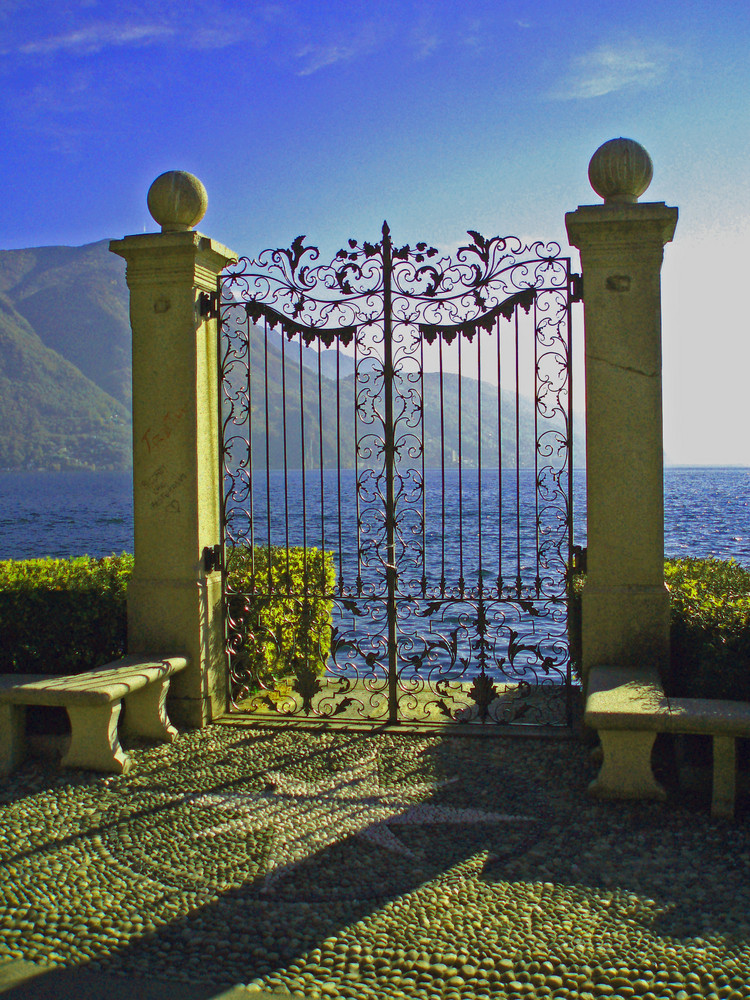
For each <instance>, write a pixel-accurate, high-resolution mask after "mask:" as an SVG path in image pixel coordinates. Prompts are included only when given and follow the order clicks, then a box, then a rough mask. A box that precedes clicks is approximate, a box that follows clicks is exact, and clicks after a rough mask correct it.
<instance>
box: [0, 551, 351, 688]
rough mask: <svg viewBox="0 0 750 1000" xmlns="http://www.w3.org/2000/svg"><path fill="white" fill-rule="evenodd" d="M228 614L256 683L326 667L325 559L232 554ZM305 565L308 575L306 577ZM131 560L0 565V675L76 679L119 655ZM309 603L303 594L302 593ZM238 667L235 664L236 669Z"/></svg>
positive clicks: (330, 577) (329, 577)
mask: <svg viewBox="0 0 750 1000" xmlns="http://www.w3.org/2000/svg"><path fill="white" fill-rule="evenodd" d="M228 563H229V567H228V582H229V589H230V592H233V596H232V597H231V598H230V614H232V615H233V616H234V617H235V619H236V620H237V621H238V622H241V623H242V633H243V648H242V650H241V653H240V654H239V656H238V658H237V659H239V660H240V661H241V663H240V664H239V665H241V666H243V669H244V670H246V671H249V672H250V674H251V675H252V677H253V678H255V680H256V681H257V682H261V683H264V684H267V683H268V682H269V681H273V680H274V679H275V678H277V677H280V676H282V675H284V674H288V673H293V674H295V675H296V676H297V677H298V678H299V677H303V676H305V675H309V676H317V675H319V674H321V673H323V671H324V670H325V662H326V659H327V658H328V654H329V652H330V645H331V606H332V602H331V600H330V599H327V598H323V597H321V596H320V595H321V594H330V593H331V592H332V589H333V583H334V567H333V560H332V558H331V557H330V555H329V554H327V555H326V558H325V561H324V560H323V556H322V553H321V552H319V551H318V550H317V549H308V550H307V557H306V560H305V558H304V556H303V552H302V550H301V549H290V550H289V553H288V554H287V551H286V549H272V550H271V578H270V584H271V587H270V589H269V576H268V569H269V559H268V550H267V549H262V548H256V549H255V554H254V559H253V556H252V554H251V551H250V549H247V548H237V549H234V550H230V552H229V558H228ZM305 565H306V567H307V572H306V574H305V572H304V569H305ZM132 571H133V556H132V555H127V554H123V555H121V556H109V557H107V558H104V559H94V558H91V557H90V556H80V557H79V558H76V559H28V560H17V561H16V560H6V561H0V673H26V674H28V673H31V674H57V675H60V674H76V673H82V672H83V671H85V670H92V669H93V668H95V667H98V666H101V665H102V664H104V663H109V662H111V661H112V660H116V659H118V658H119V657H121V656H123V655H124V654H125V651H126V648H127V602H126V591H127V584H128V581H129V579H130V575H131V573H132ZM306 590H307V593H308V595H309V596H307V597H306V596H305V591H306ZM237 665H238V664H236V663H235V664H234V666H235V667H236V666H237Z"/></svg>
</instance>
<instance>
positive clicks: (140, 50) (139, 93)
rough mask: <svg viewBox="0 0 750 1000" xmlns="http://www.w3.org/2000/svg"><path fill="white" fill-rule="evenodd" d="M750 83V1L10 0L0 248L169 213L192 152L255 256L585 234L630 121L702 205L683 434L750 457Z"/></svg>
mask: <svg viewBox="0 0 750 1000" xmlns="http://www.w3.org/2000/svg"><path fill="white" fill-rule="evenodd" d="M749 98H750V4H748V3H747V0H741V2H726V0H724V2H723V0H716V2H712V3H709V2H700V3H698V2H694V0H693V2H691V0H680V2H656V0H648V2H644V0H633V2H629V3H626V4H623V3H622V2H612V0H598V2H596V3H593V2H591V0H579V2H568V0H549V2H547V0H508V2H506V0H495V2H489V0H463V2H460V3H453V2H439V0H435V2H429V0H421V2H412V0H400V2H392V0H378V2H377V3H376V2H372V0H371V2H369V3H364V2H358V0H349V2H346V3H343V2H340V0H331V2H322V0H319V2H317V3H315V2H308V0H276V2H275V0H267V2H254V0H215V2H210V3H209V2H207V0H151V2H148V3H145V2H137V0H133V2H128V0H57V2H54V3H52V2H48V0H0V114H1V118H0V121H1V122H2V130H1V131H0V145H1V146H2V155H0V183H2V191H3V195H4V199H3V200H4V205H3V210H2V213H0V248H2V249H10V248H15V247H23V246H39V245H48V244H68V245H76V244H82V243H86V242H91V241H94V240H98V239H103V238H105V237H120V236H123V235H125V234H127V233H134V232H142V231H143V230H144V229H146V230H147V231H152V230H153V228H154V224H153V222H152V220H151V218H150V216H149V215H148V211H147V209H146V191H147V190H148V186H149V184H150V183H151V181H152V180H153V179H154V177H156V176H157V175H158V174H160V173H161V172H163V171H164V170H168V169H173V168H176V169H184V170H189V171H191V172H193V173H195V174H197V175H198V176H199V177H200V178H201V180H202V181H203V182H204V184H205V185H206V188H207V189H208V193H209V202H210V204H209V210H208V213H207V215H206V218H205V220H204V221H203V223H202V224H201V226H200V228H201V230H202V231H203V232H205V233H207V234H209V235H211V236H213V237H214V238H216V239H218V240H219V241H221V242H223V243H226V244H227V245H229V246H230V247H232V248H233V249H234V250H237V251H239V252H240V253H249V254H251V255H254V254H256V253H257V252H258V251H260V250H261V249H263V248H264V247H267V246H276V245H279V246H286V245H288V244H289V243H290V242H291V241H292V239H293V238H294V237H295V236H297V235H298V234H299V233H305V234H307V235H308V237H309V238H310V239H311V240H312V242H314V243H317V244H318V245H320V246H321V249H322V250H323V251H324V252H325V253H331V254H333V252H335V250H336V249H338V247H339V246H340V245H341V244H342V243H343V242H344V241H345V240H346V239H348V238H349V236H356V237H357V238H360V239H362V238H364V239H370V240H374V239H377V238H378V234H379V231H380V226H381V224H382V221H383V219H384V218H387V219H388V221H389V222H390V225H391V228H392V230H393V233H394V237H395V238H396V240H397V241H401V242H417V241H419V240H426V241H428V242H430V243H433V244H435V245H437V246H439V247H440V248H441V249H451V248H453V247H455V246H456V245H458V244H459V243H460V242H461V240H462V235H463V233H464V232H465V230H466V229H478V230H479V231H481V232H482V233H484V234H485V235H488V236H490V235H495V234H501V235H509V234H514V235H519V236H521V237H524V238H528V239H530V240H531V239H558V240H560V241H564V236H565V230H564V221H563V220H564V214H565V212H566V211H569V210H571V209H574V208H576V206H577V205H579V204H591V203H595V202H596V201H597V197H596V196H595V195H594V193H593V192H592V191H591V189H590V188H589V186H588V181H587V176H586V170H587V165H588V161H589V158H590V156H591V154H592V153H593V152H594V150H595V149H596V148H597V147H598V146H599V145H600V144H601V143H602V142H604V141H606V140H607V139H610V138H613V137H616V136H620V135H625V136H629V137H631V138H634V139H637V140H638V141H639V142H641V143H643V145H644V146H645V147H646V148H647V149H648V151H649V152H650V154H651V157H652V159H653V161H654V181H653V183H652V185H651V188H650V189H649V191H648V192H647V194H646V195H644V198H643V199H642V200H652V201H666V202H667V203H668V204H671V205H677V206H678V207H679V209H680V221H679V223H678V229H677V234H676V238H675V242H674V244H672V245H671V246H669V247H668V248H667V251H666V262H665V269H664V283H663V287H664V359H665V384H664V401H665V446H666V451H667V454H668V455H669V457H670V458H672V459H673V460H674V461H678V462H683V463H690V462H695V463H715V464H723V463H728V462H740V463H743V464H748V465H750V434H748V432H747V426H748V409H749V408H748V406H747V402H746V398H747V394H748V391H747V385H748V376H747V372H748V370H750V336H749V334H750V321H749V320H748V311H747V309H745V308H744V296H745V285H746V282H747V279H746V276H745V272H746V264H745V261H746V260H747V258H748V245H747V235H748V228H749V226H748V223H749V222H750V156H749V154H750V142H749V136H750V100H749ZM578 381H579V384H580V383H581V381H582V379H581V378H580V377H579V380H578Z"/></svg>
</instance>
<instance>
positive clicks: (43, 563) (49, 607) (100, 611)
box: [0, 554, 133, 674]
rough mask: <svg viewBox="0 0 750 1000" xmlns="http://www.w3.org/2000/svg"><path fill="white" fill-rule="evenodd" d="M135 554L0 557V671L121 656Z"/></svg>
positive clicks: (47, 668)
mask: <svg viewBox="0 0 750 1000" xmlns="http://www.w3.org/2000/svg"><path fill="white" fill-rule="evenodd" d="M132 571H133V557H132V556H131V555H126V554H123V555H121V556H109V557H107V558H105V559H93V558H91V557H90V556H80V557H79V558H77V559H25V560H19V561H15V560H4V561H2V562H0V673H21V674H76V673H82V672H83V671H84V670H91V669H92V668H93V667H98V666H101V665H102V664H103V663H109V662H110V661H111V660H115V659H117V658H118V657H120V656H122V655H124V653H125V648H126V642H127V618H126V606H125V591H126V588H127V583H128V580H129V579H130V574H131V573H132Z"/></svg>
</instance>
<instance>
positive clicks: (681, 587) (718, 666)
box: [568, 558, 750, 701]
mask: <svg viewBox="0 0 750 1000" xmlns="http://www.w3.org/2000/svg"><path fill="white" fill-rule="evenodd" d="M664 578H665V581H666V583H667V587H668V588H669V592H670V641H671V662H670V676H669V677H667V678H663V680H664V683H665V689H666V691H667V694H669V695H671V696H672V697H675V698H677V697H681V698H725V699H729V700H732V701H750V571H748V570H746V569H743V567H741V566H739V565H738V564H737V563H736V562H735V561H734V560H733V559H730V560H721V559H693V558H690V559H668V560H666V561H665V563H664ZM585 582H586V578H585V576H583V575H575V576H573V578H572V584H571V587H570V594H569V603H568V609H569V610H568V635H569V639H570V650H571V660H572V661H573V665H574V667H575V668H576V670H577V672H578V673H579V674H580V663H581V591H582V590H583V585H584V583H585Z"/></svg>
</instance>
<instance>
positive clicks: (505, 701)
mask: <svg viewBox="0 0 750 1000" xmlns="http://www.w3.org/2000/svg"><path fill="white" fill-rule="evenodd" d="M469 236H470V238H471V242H470V243H467V245H465V246H462V247H460V248H459V250H458V251H457V253H456V255H455V257H454V258H449V257H442V256H441V255H440V254H439V252H438V250H437V249H435V248H434V247H431V246H428V244H426V243H418V244H416V246H414V247H411V246H408V245H407V246H401V247H397V246H394V244H393V242H392V240H391V234H390V230H389V228H388V226H387V224H385V223H384V225H383V230H382V239H381V240H380V242H378V243H369V242H363V243H358V242H356V241H355V240H350V241H349V243H348V245H347V246H346V247H345V248H342V249H341V250H339V252H338V253H337V254H336V255H335V257H334V259H333V260H332V261H331V262H330V263H320V253H319V251H318V250H317V248H315V247H311V246H307V245H306V244H305V242H304V237H301V236H300V237H298V238H297V239H296V240H295V241H294V242H293V244H292V246H291V247H290V248H289V249H283V250H266V251H264V252H263V253H261V254H260V256H259V257H258V259H257V260H249V259H247V258H243V259H241V260H240V261H238V262H237V264H236V265H234V266H233V267H232V268H231V269H230V270H229V271H227V272H226V273H225V274H224V275H223V276H222V277H221V279H220V288H219V295H220V299H219V300H220V319H221V322H220V328H221V330H220V337H221V345H220V358H221V371H220V379H221V413H220V420H221V427H222V449H221V450H222V476H223V482H224V496H223V503H222V522H223V533H224V539H223V541H224V548H225V595H226V596H225V603H226V608H227V613H226V622H227V648H228V651H229V655H230V675H231V688H232V703H233V705H234V706H235V707H236V708H240V709H242V710H245V711H251V712H254V713H257V714H259V715H262V714H267V713H271V714H273V715H274V716H276V717H278V716H290V717H291V716H296V715H303V716H305V717H316V718H320V719H337V720H342V721H352V722H353V721H361V720H377V719H379V720H383V721H391V722H395V721H399V720H410V721H416V722H425V723H438V722H444V721H446V720H453V721H455V722H465V723H475V722H476V723H485V722H490V721H492V722H496V723H500V724H508V723H511V722H519V721H520V722H524V723H535V724H554V723H560V722H562V723H565V722H566V721H568V719H569V712H570V697H569V695H570V680H571V678H570V663H569V651H568V644H567V635H566V600H567V567H568V566H569V565H571V551H572V550H571V545H572V505H571V485H572V484H571V464H572V463H571V451H572V426H571V396H570V363H571V351H570V333H571V330H570V312H571V310H570V305H571V301H572V299H573V289H574V278H573V276H572V275H571V273H570V260H569V258H567V257H563V256H561V248H560V247H559V245H558V244H556V243H542V242H537V243H533V244H531V245H524V244H523V243H522V242H521V241H520V240H518V239H516V238H515V237H506V238H501V237H495V238H494V239H485V238H484V237H482V236H481V235H480V234H479V233H476V232H472V231H470V232H469ZM524 375H525V376H526V378H527V380H528V389H527V391H528V392H529V393H530V398H529V399H525V398H524V395H523V391H524V385H523V377H524ZM255 553H266V555H263V556H261V555H260V554H259V555H257V556H256V555H255ZM290 553H291V554H292V555H290ZM290 559H292V560H293V561H295V564H297V569H298V572H297V573H296V575H294V574H292V573H291V570H290V565H289V563H290ZM274 560H276V561H277V562H278V561H280V562H281V563H284V560H286V576H284V575H283V573H277V572H276V570H275V569H274V570H272V569H271V566H272V563H274ZM259 567H260V570H259ZM282 577H283V579H282ZM300 623H302V624H300ZM290 635H291V636H292V638H291V639H290V638H289V637H290Z"/></svg>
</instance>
